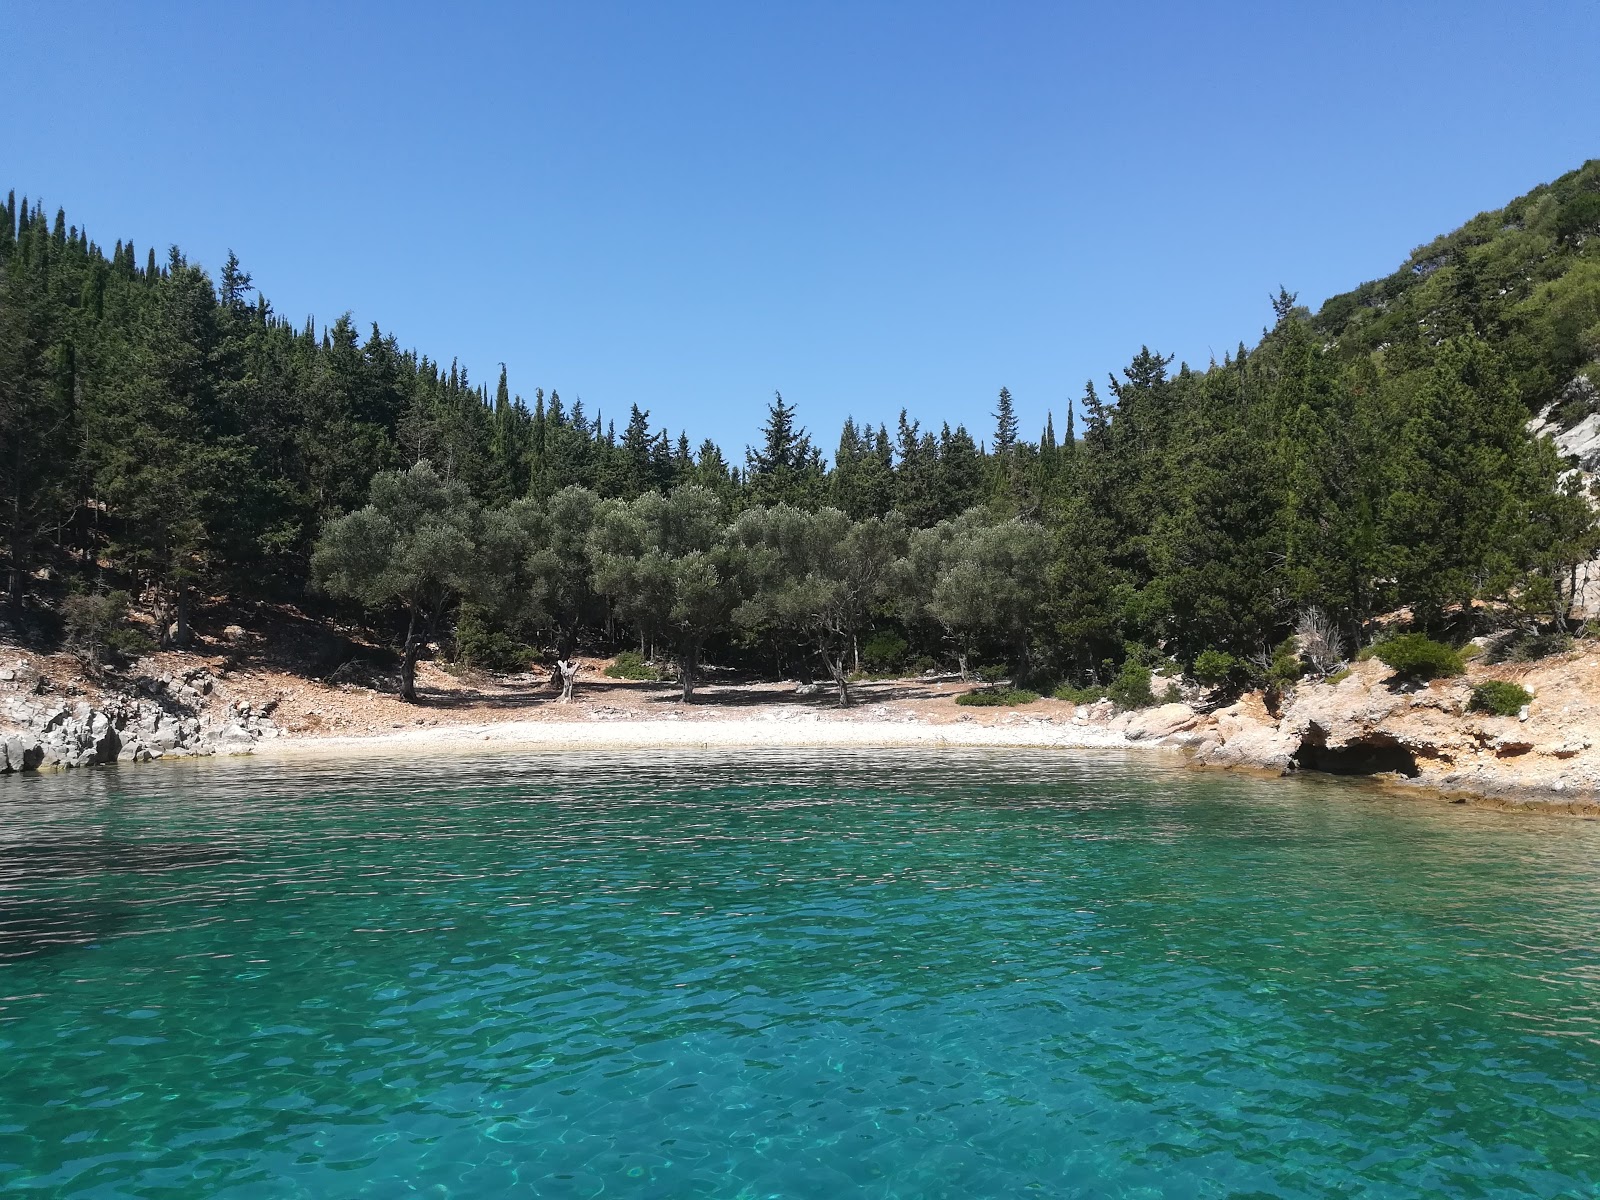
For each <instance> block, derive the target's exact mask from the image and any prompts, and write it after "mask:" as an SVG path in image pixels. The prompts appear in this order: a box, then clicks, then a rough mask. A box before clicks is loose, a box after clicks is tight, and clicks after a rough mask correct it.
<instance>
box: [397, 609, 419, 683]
mask: <svg viewBox="0 0 1600 1200" xmlns="http://www.w3.org/2000/svg"><path fill="white" fill-rule="evenodd" d="M400 699H402V700H404V701H405V702H406V703H407V704H415V703H416V702H417V610H416V608H415V607H413V608H412V609H411V616H410V617H409V618H408V619H407V621H406V652H405V657H404V658H402V659H401V660H400Z"/></svg>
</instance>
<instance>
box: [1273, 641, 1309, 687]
mask: <svg viewBox="0 0 1600 1200" xmlns="http://www.w3.org/2000/svg"><path fill="white" fill-rule="evenodd" d="M1304 673H1305V672H1304V668H1303V667H1302V666H1301V665H1300V653H1299V650H1298V649H1297V648H1296V645H1295V640H1294V638H1288V639H1286V640H1284V641H1283V642H1280V643H1279V644H1278V647H1277V648H1276V649H1275V650H1274V651H1273V652H1272V661H1271V663H1270V664H1269V665H1268V667H1267V683H1268V684H1270V685H1271V686H1273V687H1277V688H1286V687H1292V686H1293V685H1294V684H1296V683H1298V682H1299V681H1300V676H1301V675H1302V674H1304Z"/></svg>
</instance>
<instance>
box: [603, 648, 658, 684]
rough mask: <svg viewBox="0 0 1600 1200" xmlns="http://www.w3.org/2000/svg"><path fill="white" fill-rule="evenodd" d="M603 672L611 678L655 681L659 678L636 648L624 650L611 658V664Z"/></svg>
mask: <svg viewBox="0 0 1600 1200" xmlns="http://www.w3.org/2000/svg"><path fill="white" fill-rule="evenodd" d="M605 674H606V675H607V676H608V677H609V678H611V679H643V680H651V681H655V680H658V679H660V678H661V672H659V671H657V670H656V669H655V668H654V667H652V666H651V665H650V664H649V663H647V662H646V661H645V660H644V655H642V654H640V653H639V652H638V651H637V650H624V651H623V652H622V653H621V654H619V655H617V657H616V658H614V659H612V660H611V665H610V666H608V667H606V669H605Z"/></svg>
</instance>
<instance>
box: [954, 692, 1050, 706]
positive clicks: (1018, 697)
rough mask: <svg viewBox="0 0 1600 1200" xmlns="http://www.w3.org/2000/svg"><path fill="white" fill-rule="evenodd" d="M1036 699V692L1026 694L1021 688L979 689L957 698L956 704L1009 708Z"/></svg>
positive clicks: (1029, 702) (1030, 702)
mask: <svg viewBox="0 0 1600 1200" xmlns="http://www.w3.org/2000/svg"><path fill="white" fill-rule="evenodd" d="M1038 698H1039V693H1038V692H1026V691H1023V690H1022V689H1021V688H980V689H979V690H977V691H975V692H964V693H962V694H961V695H959V696H957V697H956V703H957V704H961V705H965V706H966V707H968V708H1010V707H1012V706H1014V705H1017V704H1032V703H1033V702H1034V701H1035V700H1037V699H1038Z"/></svg>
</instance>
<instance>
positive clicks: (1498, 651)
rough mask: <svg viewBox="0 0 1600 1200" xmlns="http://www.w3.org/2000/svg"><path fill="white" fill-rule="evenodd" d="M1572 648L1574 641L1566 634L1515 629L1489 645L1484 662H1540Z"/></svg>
mask: <svg viewBox="0 0 1600 1200" xmlns="http://www.w3.org/2000/svg"><path fill="white" fill-rule="evenodd" d="M1571 648H1572V639H1571V638H1570V637H1568V636H1567V635H1566V633H1564V632H1561V631H1554V632H1549V633H1541V632H1533V631H1529V630H1526V629H1514V630H1511V631H1510V632H1509V633H1505V634H1502V635H1501V636H1500V637H1497V638H1495V639H1494V641H1493V642H1491V643H1490V644H1489V648H1488V651H1487V653H1486V654H1485V657H1484V661H1485V662H1489V663H1503V662H1519V663H1526V662H1538V661H1539V660H1540V659H1542V658H1550V657H1552V656H1553V655H1557V654H1564V653H1566V652H1567V651H1568V650H1570V649H1571Z"/></svg>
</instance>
